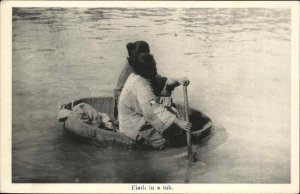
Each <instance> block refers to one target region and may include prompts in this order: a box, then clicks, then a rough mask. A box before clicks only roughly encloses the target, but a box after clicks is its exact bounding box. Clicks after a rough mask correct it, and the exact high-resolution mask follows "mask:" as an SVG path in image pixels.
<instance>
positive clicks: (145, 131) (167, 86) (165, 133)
mask: <svg viewBox="0 0 300 194" xmlns="http://www.w3.org/2000/svg"><path fill="white" fill-rule="evenodd" d="M132 70H133V73H131V74H130V76H129V77H128V79H127V81H126V83H125V85H124V88H123V90H122V92H121V95H120V100H119V105H118V109H119V126H120V128H119V129H120V132H122V133H124V134H125V135H126V136H128V137H129V138H131V139H134V140H136V141H137V143H138V144H142V145H146V146H151V147H153V148H155V149H158V150H161V149H163V148H164V147H165V146H166V145H167V143H168V140H167V139H168V138H172V137H175V136H177V135H180V134H182V133H183V130H185V131H189V130H190V129H191V127H192V124H191V123H189V122H186V121H184V120H182V119H179V118H177V117H176V115H175V114H174V112H176V111H172V110H170V109H168V108H167V107H166V106H164V105H162V104H161V103H159V102H160V99H161V98H160V96H159V95H157V94H166V95H168V94H170V93H171V90H173V89H174V87H177V86H179V85H188V84H189V80H188V79H187V78H181V79H178V80H176V79H166V78H162V77H161V76H159V75H158V74H157V70H156V63H155V61H154V58H153V56H152V55H151V54H149V53H140V54H138V55H136V56H135V57H134V58H133V60H132ZM173 110H174V109H173ZM166 138H167V139H166Z"/></svg>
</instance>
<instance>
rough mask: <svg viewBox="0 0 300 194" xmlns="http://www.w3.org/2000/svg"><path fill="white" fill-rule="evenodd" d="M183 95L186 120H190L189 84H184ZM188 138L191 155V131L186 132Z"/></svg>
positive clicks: (188, 149) (188, 148) (188, 151)
mask: <svg viewBox="0 0 300 194" xmlns="http://www.w3.org/2000/svg"><path fill="white" fill-rule="evenodd" d="M183 97H184V112H185V121H187V122H189V102H188V95H187V86H183ZM186 140H187V153H188V156H190V155H191V153H192V147H191V132H186Z"/></svg>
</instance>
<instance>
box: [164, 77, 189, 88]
mask: <svg viewBox="0 0 300 194" xmlns="http://www.w3.org/2000/svg"><path fill="white" fill-rule="evenodd" d="M189 84H190V80H189V79H188V78H187V77H181V78H168V80H167V85H168V86H171V87H177V86H179V85H183V86H188V85H189Z"/></svg>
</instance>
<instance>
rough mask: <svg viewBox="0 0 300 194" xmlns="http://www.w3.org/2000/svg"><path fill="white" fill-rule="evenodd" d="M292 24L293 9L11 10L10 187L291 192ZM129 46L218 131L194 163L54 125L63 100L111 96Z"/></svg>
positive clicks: (178, 152) (176, 153)
mask: <svg viewBox="0 0 300 194" xmlns="http://www.w3.org/2000/svg"><path fill="white" fill-rule="evenodd" d="M290 20H291V14H290V10H289V9H258V8H250V9H240V8H239V9H210V8H174V9H168V8H147V9H134V8H128V9H127V8H122V9H121V8H105V9H103V8H14V9H13V26H12V28H13V29H12V30H13V31H12V32H13V34H12V36H13V37H12V38H13V42H12V43H13V51H12V52H13V63H12V70H13V75H12V84H13V90H12V91H13V93H12V100H13V107H12V115H13V118H12V138H13V139H12V147H13V149H12V181H13V182H20V183H28V182H39V183H75V182H80V183H133V182H136V183H138V182H149V183H164V182H169V183H183V182H190V183H289V182H290V108H291V107H290V65H291V61H290V54H291V40H290V37H291V29H290V25H291V23H290ZM136 40H145V41H147V42H148V43H149V44H150V48H151V53H152V54H153V55H154V57H155V59H156V62H157V64H158V71H159V72H160V74H162V75H165V76H170V77H171V76H173V77H178V76H187V77H188V78H189V79H190V80H191V84H190V86H189V89H188V91H189V94H188V95H189V101H190V106H192V107H194V108H197V109H199V110H201V111H203V112H204V113H206V114H207V115H208V116H209V117H210V118H212V120H213V122H214V123H215V125H217V126H219V127H217V128H218V130H217V131H216V132H215V134H214V136H212V137H211V138H210V139H209V140H208V141H207V142H205V143H204V144H203V145H201V146H198V147H196V149H197V153H198V161H197V162H196V163H194V164H192V165H190V164H188V162H187V160H186V159H185V158H184V156H183V154H184V153H185V151H186V148H173V149H170V150H165V151H161V152H158V151H147V152H136V151H126V150H125V151H124V150H118V149H103V148H99V147H96V146H94V145H91V144H88V143H85V142H79V141H77V140H75V139H74V138H72V137H70V136H69V135H68V134H66V133H65V132H64V131H63V130H62V123H59V122H58V121H57V113H58V109H59V107H60V105H61V104H62V103H64V102H68V101H71V100H74V99H78V98H81V97H90V96H110V95H112V91H113V88H114V86H115V84H116V80H117V77H118V75H119V74H120V72H121V69H122V68H123V66H124V64H125V62H126V56H127V50H126V44H127V43H128V42H133V41H136ZM174 100H175V101H176V102H182V101H183V94H182V89H181V88H179V89H177V90H176V91H175V92H174Z"/></svg>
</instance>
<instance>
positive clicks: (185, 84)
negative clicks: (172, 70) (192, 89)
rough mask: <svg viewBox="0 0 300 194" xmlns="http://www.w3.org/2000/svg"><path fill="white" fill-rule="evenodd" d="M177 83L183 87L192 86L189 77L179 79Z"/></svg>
mask: <svg viewBox="0 0 300 194" xmlns="http://www.w3.org/2000/svg"><path fill="white" fill-rule="evenodd" d="M177 82H178V83H179V84H180V85H183V86H188V85H189V84H190V80H189V79H188V78H187V77H181V78H178V79H177Z"/></svg>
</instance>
